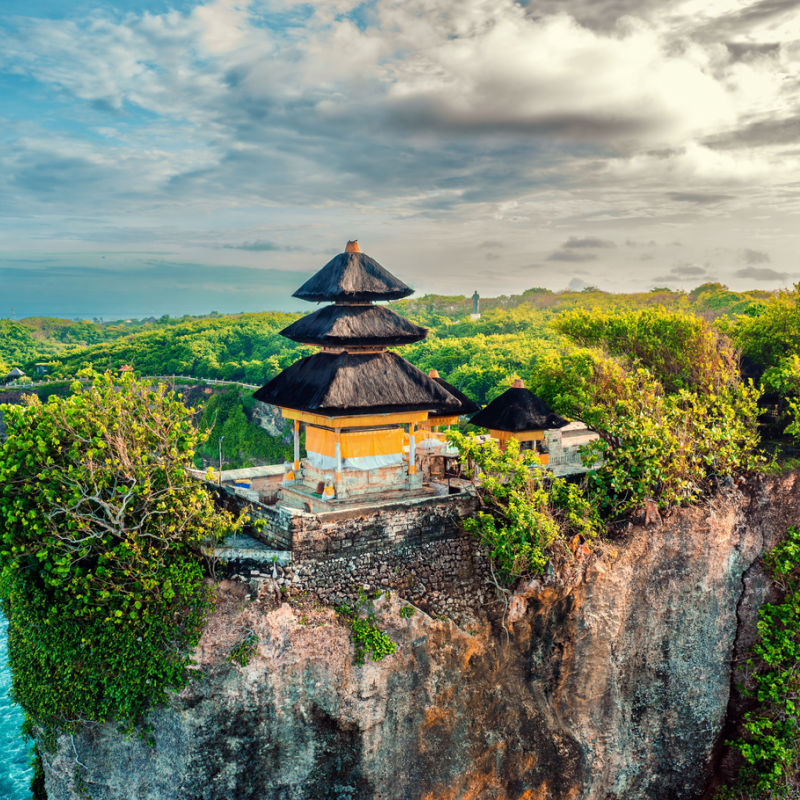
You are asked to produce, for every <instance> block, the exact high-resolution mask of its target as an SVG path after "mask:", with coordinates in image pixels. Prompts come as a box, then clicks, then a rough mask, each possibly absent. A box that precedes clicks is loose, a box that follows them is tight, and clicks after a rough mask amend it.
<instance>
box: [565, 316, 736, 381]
mask: <svg viewBox="0 0 800 800" xmlns="http://www.w3.org/2000/svg"><path fill="white" fill-rule="evenodd" d="M556 327H557V328H558V330H560V331H561V332H562V333H564V334H566V335H567V336H569V337H570V338H571V339H573V340H574V341H576V342H577V343H578V344H580V345H584V346H595V347H600V346H602V347H603V348H605V350H607V351H608V352H609V353H610V354H611V355H613V356H618V357H623V358H625V359H626V360H627V361H628V362H629V363H630V364H631V366H632V367H644V368H646V369H647V370H648V371H649V372H650V373H651V374H652V375H653V377H655V378H656V379H657V380H658V381H659V382H660V383H661V385H662V386H663V387H664V390H665V391H666V392H675V391H679V390H680V389H697V388H700V389H702V390H711V389H719V388H721V387H723V386H728V385H730V384H731V383H732V382H735V381H736V379H737V377H738V363H737V359H736V357H735V354H734V351H733V347H732V346H731V344H730V342H729V341H728V340H727V339H726V338H725V337H723V336H721V335H720V334H719V333H718V332H717V331H715V330H714V329H713V328H712V327H711V325H709V323H708V322H706V321H705V320H703V319H701V318H700V317H697V316H694V315H692V314H688V313H686V312H674V311H667V310H665V309H663V308H651V309H645V310H639V311H625V312H615V313H607V312H606V313H604V312H600V311H596V310H595V311H586V310H579V311H572V312H570V313H567V314H563V315H562V316H561V317H559V319H558V320H557V321H556Z"/></svg>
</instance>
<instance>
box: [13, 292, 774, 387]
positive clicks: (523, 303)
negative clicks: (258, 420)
mask: <svg viewBox="0 0 800 800" xmlns="http://www.w3.org/2000/svg"><path fill="white" fill-rule="evenodd" d="M770 295H771V293H769V292H763V291H749V292H732V291H730V290H729V289H728V288H727V287H725V286H722V285H721V284H718V283H708V284H703V285H702V286H699V287H697V288H696V289H694V290H693V291H691V292H689V293H685V292H675V291H670V290H668V289H654V290H652V291H650V292H643V293H637V294H612V293H608V292H602V291H600V290H599V289H595V288H588V289H584V290H583V291H580V292H571V291H565V292H551V291H549V290H547V289H529V290H528V291H525V292H523V293H522V294H520V295H508V296H506V295H501V296H499V297H486V298H481V301H480V305H481V317H480V319H478V320H473V319H471V318H470V314H471V312H472V298H471V297H465V296H444V295H425V296H423V297H419V298H412V299H408V300H402V301H399V302H397V303H394V304H393V307H394V308H395V309H396V310H397V311H398V312H399V313H401V314H403V315H404V316H407V317H409V318H410V319H412V320H413V321H414V322H417V323H418V324H421V325H425V326H426V327H428V328H429V329H430V335H429V337H428V339H427V340H425V341H423V342H420V343H418V344H415V345H411V346H408V347H405V348H403V349H402V352H403V355H404V356H405V357H406V358H408V359H409V360H410V361H412V362H413V363H416V364H417V365H418V366H419V367H420V368H422V369H426V370H427V369H430V368H433V367H435V368H436V369H438V370H439V371H440V372H441V373H442V375H443V377H445V379H447V380H450V381H451V382H453V383H454V384H455V385H456V386H459V388H461V389H463V390H464V391H467V392H469V393H471V394H472V395H473V396H474V397H475V399H476V400H478V401H479V402H485V401H486V400H487V398H488V399H490V398H489V395H490V394H491V393H492V392H494V391H495V388H496V387H498V386H500V385H501V384H504V383H507V382H508V380H509V379H510V376H511V375H512V373H514V374H515V373H522V374H524V373H525V372H527V371H529V370H530V369H531V368H532V367H533V364H534V363H535V361H536V359H537V357H539V356H541V354H542V353H544V352H547V351H548V350H552V348H558V347H559V346H560V344H559V343H560V337H559V336H558V335H557V334H556V333H555V332H554V331H553V329H552V328H551V327H550V322H551V320H552V319H553V317H554V316H555V315H556V314H558V313H559V312H561V311H565V310H568V309H575V308H586V309H592V308H598V309H602V310H607V311H610V310H615V309H628V310H630V309H637V308H646V307H654V306H663V307H665V308H669V309H673V310H685V311H687V312H691V313H695V314H698V315H701V316H703V317H706V318H707V319H715V318H717V317H719V316H722V315H742V314H743V315H753V314H757V313H758V311H759V310H760V308H761V307H762V305H763V303H764V302H765V301H766V300H767V299H768V298H769V297H770ZM298 316H300V315H298V314H287V313H282V312H263V313H256V314H252V313H251V314H235V315H220V314H210V315H208V316H204V317H188V316H187V317H181V318H177V319H176V318H171V317H160V318H158V319H155V318H150V319H146V320H118V321H114V322H104V321H100V320H63V319H54V318H50V317H35V318H28V319H24V320H20V321H18V322H13V321H11V320H0V368H2V369H3V370H4V372H3V374H5V372H7V370H8V369H10V368H11V367H12V366H21V367H22V368H23V369H24V370H25V371H26V372H27V374H29V375H35V365H36V363H37V362H47V364H48V372H49V374H50V375H51V376H53V377H71V376H73V375H75V374H76V373H77V372H78V371H79V370H80V369H82V368H84V367H93V368H95V369H96V370H100V371H102V370H105V369H113V370H117V369H119V368H120V367H121V366H123V365H124V364H130V365H131V366H132V367H133V368H134V369H135V370H136V371H137V372H138V373H140V374H142V375H172V374H175V375H190V376H195V377H207V378H224V379H228V380H240V381H244V382H247V383H256V384H257V383H263V382H265V381H266V380H268V379H269V378H270V377H271V376H273V375H274V374H276V373H277V372H278V371H280V370H282V369H284V368H285V367H287V366H288V365H289V364H290V363H292V362H293V361H294V360H295V359H297V358H299V357H300V356H301V355H303V354H306V353H308V352H311V350H310V349H309V348H303V347H301V346H299V345H297V344H295V343H294V342H291V341H289V340H288V339H285V338H283V337H282V336H281V335H280V331H281V330H282V329H283V328H284V327H285V326H286V325H288V324H289V323H290V322H292V321H293V320H295V319H297V317H298Z"/></svg>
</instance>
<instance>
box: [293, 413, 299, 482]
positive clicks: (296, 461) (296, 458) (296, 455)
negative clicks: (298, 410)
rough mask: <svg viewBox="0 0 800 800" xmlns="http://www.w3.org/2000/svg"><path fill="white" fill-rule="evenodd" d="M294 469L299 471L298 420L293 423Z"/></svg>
mask: <svg viewBox="0 0 800 800" xmlns="http://www.w3.org/2000/svg"><path fill="white" fill-rule="evenodd" d="M294 468H295V471H297V470H298V469H300V420H299V419H296V420H295V421H294Z"/></svg>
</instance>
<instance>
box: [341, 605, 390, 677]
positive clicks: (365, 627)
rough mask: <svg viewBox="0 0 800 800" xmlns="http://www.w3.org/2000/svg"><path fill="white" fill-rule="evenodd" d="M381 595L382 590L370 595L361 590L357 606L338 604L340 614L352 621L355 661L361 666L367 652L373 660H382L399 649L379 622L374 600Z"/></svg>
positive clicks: (351, 634) (351, 638)
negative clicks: (379, 625) (380, 626)
mask: <svg viewBox="0 0 800 800" xmlns="http://www.w3.org/2000/svg"><path fill="white" fill-rule="evenodd" d="M380 595H381V593H380V592H377V593H376V594H371V595H368V594H366V593H365V592H364V591H363V590H359V593H358V597H359V599H358V602H357V603H356V606H355V608H351V607H350V606H348V605H345V604H342V605H339V606H336V612H337V613H338V614H339V616H341V617H344V618H345V619H347V620H349V621H350V626H351V630H350V641H351V642H352V643H353V647H354V648H355V653H354V654H353V663H354V664H357V665H359V666H361V665H363V664H364V662H365V661H366V658H367V654H369V656H370V659H371V660H372V661H380V660H381V659H383V658H385V657H386V656H389V655H391V654H392V653H394V651H395V650H396V649H397V644H396V643H395V642H394V641H393V640H392V639H391V638H390V637H389V635H388V634H387V633H386V632H385V631H382V630H381V629H380V628H379V627H378V624H377V620H376V617H375V609H374V607H373V601H374V600H375V599H376V598H378V597H380Z"/></svg>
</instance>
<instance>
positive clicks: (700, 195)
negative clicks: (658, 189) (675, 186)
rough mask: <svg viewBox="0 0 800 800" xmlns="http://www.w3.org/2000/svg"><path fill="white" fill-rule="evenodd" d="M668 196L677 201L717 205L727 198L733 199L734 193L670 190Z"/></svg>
mask: <svg viewBox="0 0 800 800" xmlns="http://www.w3.org/2000/svg"><path fill="white" fill-rule="evenodd" d="M667 197H668V198H669V199H670V200H674V201H675V202H677V203H697V204H698V205H716V204H717V203H724V202H725V201H726V200H733V195H732V194H720V193H717V192H669V193H668V194H667Z"/></svg>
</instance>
